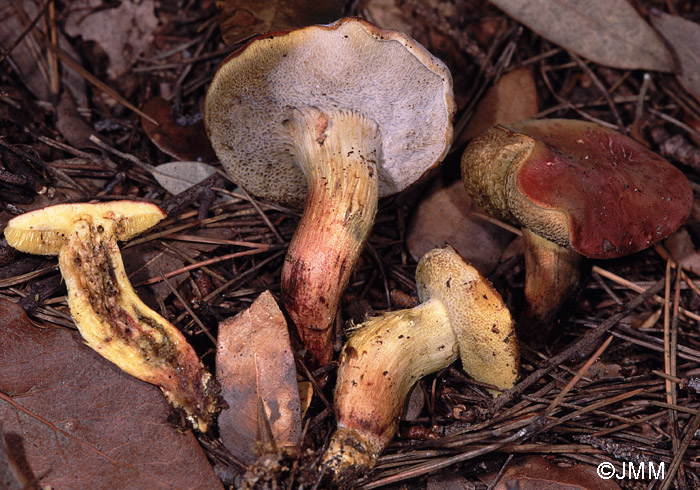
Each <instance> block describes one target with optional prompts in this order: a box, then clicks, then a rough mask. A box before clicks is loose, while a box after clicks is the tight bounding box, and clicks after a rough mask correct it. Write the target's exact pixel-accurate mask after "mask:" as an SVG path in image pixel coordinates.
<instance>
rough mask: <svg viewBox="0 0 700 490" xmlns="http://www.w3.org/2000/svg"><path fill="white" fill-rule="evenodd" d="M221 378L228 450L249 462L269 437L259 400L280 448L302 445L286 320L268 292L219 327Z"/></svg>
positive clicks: (221, 427)
mask: <svg viewBox="0 0 700 490" xmlns="http://www.w3.org/2000/svg"><path fill="white" fill-rule="evenodd" d="M218 342H219V345H218V348H217V351H216V377H217V379H218V380H219V383H221V395H222V396H223V397H224V400H226V402H227V403H228V405H229V407H230V408H228V409H224V410H223V411H222V412H221V415H219V433H220V434H221V440H222V441H223V442H224V445H225V446H226V447H227V448H228V450H229V451H231V452H232V453H233V455H234V456H236V457H237V458H238V459H240V460H241V461H243V462H244V463H246V464H251V463H253V462H254V461H255V459H256V456H255V451H254V448H255V443H256V441H261V440H264V439H266V436H265V434H266V432H265V431H266V429H265V427H263V426H261V424H260V423H259V422H258V420H259V418H260V417H259V415H258V414H259V410H258V400H259V399H260V400H261V401H262V403H263V404H264V406H265V412H266V414H267V418H268V420H269V423H270V429H271V431H272V435H273V437H274V439H275V443H276V444H277V445H278V446H290V445H292V446H293V445H297V444H299V439H300V437H301V408H300V402H299V390H298V388H297V374H296V369H295V367H294V356H293V355H292V348H291V345H290V343H289V334H288V331H287V322H286V320H285V318H284V315H283V314H282V311H280V309H279V307H278V306H277V303H276V302H275V299H274V298H273V297H272V294H270V292H269V291H266V292H264V293H262V294H261V295H260V296H259V297H258V299H256V300H255V302H253V304H252V305H251V306H250V307H249V308H248V309H247V310H245V311H242V312H241V313H239V314H238V315H236V316H235V317H233V318H229V319H227V320H224V321H223V322H222V323H221V324H220V325H219V338H218Z"/></svg>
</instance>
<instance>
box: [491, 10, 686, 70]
mask: <svg viewBox="0 0 700 490" xmlns="http://www.w3.org/2000/svg"><path fill="white" fill-rule="evenodd" d="M491 3H493V4H494V5H496V6H497V7H498V8H500V9H501V10H503V11H504V12H506V13H507V14H508V15H510V16H511V17H513V18H514V19H516V20H517V21H519V22H520V23H522V24H525V25H526V26H528V27H529V28H530V29H532V30H533V31H535V32H536V33H538V34H539V35H541V36H542V37H544V38H546V39H549V40H550V41H552V42H553V43H555V44H558V45H559V46H561V47H563V48H564V49H568V50H570V51H573V52H574V53H576V54H578V55H580V56H583V57H584V58H588V59H589V60H591V61H594V62H596V63H599V64H601V65H606V66H610V67H613V68H621V69H626V70H635V69H643V70H656V71H673V61H672V60H671V56H670V54H669V52H668V51H667V50H666V47H665V46H664V43H663V41H662V40H661V39H660V38H659V36H658V35H657V34H656V32H654V30H653V29H652V28H651V27H650V26H649V24H647V23H646V22H645V21H644V19H643V18H642V17H641V16H640V15H639V14H638V13H637V11H636V10H635V9H634V7H632V5H631V4H630V2H629V1H628V0H558V1H556V2H552V1H551V0H491Z"/></svg>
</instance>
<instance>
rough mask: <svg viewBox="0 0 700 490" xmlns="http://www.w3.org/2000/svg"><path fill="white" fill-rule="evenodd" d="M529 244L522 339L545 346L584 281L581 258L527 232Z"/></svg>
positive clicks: (527, 242) (526, 250)
mask: <svg viewBox="0 0 700 490" xmlns="http://www.w3.org/2000/svg"><path fill="white" fill-rule="evenodd" d="M522 232H523V240H524V241H525V300H526V305H525V308H524V310H523V312H522V313H521V316H520V318H519V321H518V336H519V337H520V338H521V339H526V341H527V342H529V343H532V344H538V343H544V342H545V341H546V340H547V337H548V335H549V333H550V332H551V330H552V326H553V325H554V322H555V321H556V318H557V316H558V315H559V313H560V312H561V309H562V307H563V306H564V304H565V303H566V300H567V299H569V298H570V297H571V296H572V295H573V294H574V293H575V291H576V289H577V288H578V285H579V283H580V280H581V255H580V254H578V253H576V252H574V251H573V250H571V249H568V248H566V247H562V246H560V245H557V244H556V243H554V242H551V241H549V240H547V239H546V238H542V237H541V236H539V235H537V234H535V233H533V232H531V231H530V230H528V229H527V228H523V229H522Z"/></svg>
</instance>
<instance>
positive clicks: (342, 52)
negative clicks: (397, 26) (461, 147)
mask: <svg viewBox="0 0 700 490" xmlns="http://www.w3.org/2000/svg"><path fill="white" fill-rule="evenodd" d="M305 108H316V109H318V110H321V111H335V110H340V111H352V112H356V113H360V114H362V115H364V116H365V117H367V118H369V119H371V120H372V121H374V122H375V123H376V124H377V126H378V128H379V132H380V134H381V146H382V148H381V151H380V152H379V154H381V155H382V158H381V161H380V162H379V196H380V197H382V196H387V195H390V194H393V193H395V192H399V191H401V190H403V189H405V188H406V187H407V186H409V185H410V184H412V183H413V182H415V181H416V180H418V179H419V178H420V177H421V176H422V175H423V174H424V173H425V172H426V171H427V170H429V169H430V168H432V167H433V166H435V165H436V164H437V163H439V162H440V161H441V160H442V159H443V158H444V156H445V154H446V153H447V150H448V149H449V146H450V143H451V142H452V116H453V114H454V111H455V103H454V98H453V95H452V77H451V75H450V72H449V70H448V69H447V67H446V66H445V65H444V63H442V61H440V60H438V59H437V58H435V57H434V56H432V55H431V54H430V53H429V52H428V51H427V50H426V49H425V48H424V47H423V46H421V45H420V44H418V43H417V42H416V41H414V40H413V39H411V38H409V37H408V36H406V35H405V34H403V33H400V32H397V31H393V30H388V29H382V28H379V27H377V26H374V25H373V24H370V23H369V22H367V21H365V20H362V19H357V18H344V19H340V20H338V21H336V22H335V23H333V24H329V25H325V26H309V27H304V28H301V29H296V30H292V31H284V32H278V33H271V34H265V35H261V36H257V37H255V38H253V39H252V40H250V41H249V42H248V43H247V44H245V45H244V46H243V47H242V48H240V49H239V50H238V51H236V52H234V53H232V54H231V55H230V56H229V57H228V58H227V59H226V60H225V61H224V62H223V63H222V64H221V66H220V67H219V69H218V71H217V72H216V74H215V75H214V79H213V80H212V82H211V85H210V86H209V89H208V91H207V97H206V101H205V109H204V112H205V125H206V128H207V133H208V135H209V139H210V140H211V143H212V146H213V147H214V150H215V151H216V154H217V155H218V156H219V159H220V160H221V162H222V163H223V165H224V167H225V168H226V170H227V171H228V173H229V174H230V175H231V176H232V178H233V180H234V181H235V182H236V183H237V184H239V185H241V186H243V187H245V188H246V189H247V190H249V191H250V192H252V193H253V194H255V195H256V196H258V197H261V198H264V199H268V200H272V201H276V202H280V203H282V204H285V205H290V206H293V207H301V206H302V205H303V203H304V198H305V195H306V179H305V177H304V175H303V172H302V169H301V168H300V167H299V165H298V164H297V158H296V155H295V151H296V150H295V146H294V142H293V140H292V136H291V131H290V129H289V128H288V127H287V126H288V125H287V124H286V122H287V121H289V120H291V119H292V118H294V117H295V112H296V111H298V110H302V111H303V110H304V109H305Z"/></svg>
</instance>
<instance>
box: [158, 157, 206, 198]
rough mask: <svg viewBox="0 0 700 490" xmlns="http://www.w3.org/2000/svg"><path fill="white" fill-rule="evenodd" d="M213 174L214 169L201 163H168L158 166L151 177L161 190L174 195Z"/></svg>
mask: <svg viewBox="0 0 700 490" xmlns="http://www.w3.org/2000/svg"><path fill="white" fill-rule="evenodd" d="M214 173H216V169H215V168H214V167H212V166H211V165H207V164H206V163H202V162H169V163H163V164H161V165H158V166H157V167H156V168H155V169H154V171H153V177H154V178H155V179H156V180H157V181H158V183H159V184H160V185H161V186H162V187H163V189H165V190H166V191H168V192H169V193H171V194H172V195H175V194H179V193H181V192H183V191H185V190H187V189H189V188H190V187H192V186H193V185H195V184H198V183H200V182H201V181H203V180H204V179H206V178H207V177H209V176H210V175H212V174H214Z"/></svg>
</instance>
